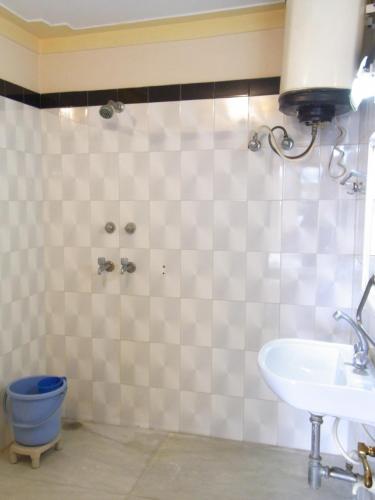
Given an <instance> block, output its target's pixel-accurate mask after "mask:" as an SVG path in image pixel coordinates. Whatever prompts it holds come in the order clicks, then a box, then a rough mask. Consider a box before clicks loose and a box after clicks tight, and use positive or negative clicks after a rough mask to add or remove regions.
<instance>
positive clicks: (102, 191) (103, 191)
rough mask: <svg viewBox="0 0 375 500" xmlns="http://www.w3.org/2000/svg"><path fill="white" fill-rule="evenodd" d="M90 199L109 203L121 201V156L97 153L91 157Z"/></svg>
mask: <svg viewBox="0 0 375 500" xmlns="http://www.w3.org/2000/svg"><path fill="white" fill-rule="evenodd" d="M89 160H90V199H91V200H92V201H109V200H118V199H119V155H118V154H116V153H97V154H95V153H94V154H91V155H89Z"/></svg>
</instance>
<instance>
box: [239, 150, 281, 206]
mask: <svg viewBox="0 0 375 500" xmlns="http://www.w3.org/2000/svg"><path fill="white" fill-rule="evenodd" d="M283 169H284V160H282V159H281V158H280V157H279V156H277V155H275V154H274V153H273V151H271V150H270V149H269V148H267V147H263V148H262V149H261V150H260V151H256V152H255V153H252V152H250V153H249V169H248V179H247V197H248V199H249V200H281V199H282V188H283Z"/></svg>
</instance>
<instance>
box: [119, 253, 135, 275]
mask: <svg viewBox="0 0 375 500" xmlns="http://www.w3.org/2000/svg"><path fill="white" fill-rule="evenodd" d="M136 269H137V268H136V265H135V264H134V262H130V261H129V259H127V258H126V257H122V258H121V269H120V273H121V274H125V273H130V274H131V273H134V271H135V270H136Z"/></svg>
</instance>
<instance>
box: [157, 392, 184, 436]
mask: <svg viewBox="0 0 375 500" xmlns="http://www.w3.org/2000/svg"><path fill="white" fill-rule="evenodd" d="M179 400H180V393H179V391H175V390H170V389H162V388H154V387H152V388H150V427H151V428H154V429H163V430H166V431H171V432H177V431H178V430H179V427H180V404H179Z"/></svg>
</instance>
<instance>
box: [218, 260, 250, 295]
mask: <svg viewBox="0 0 375 500" xmlns="http://www.w3.org/2000/svg"><path fill="white" fill-rule="evenodd" d="M245 269H246V254H245V253H242V252H214V284H213V297H214V298H215V299H224V300H245V290H246V275H245V274H246V273H245Z"/></svg>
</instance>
